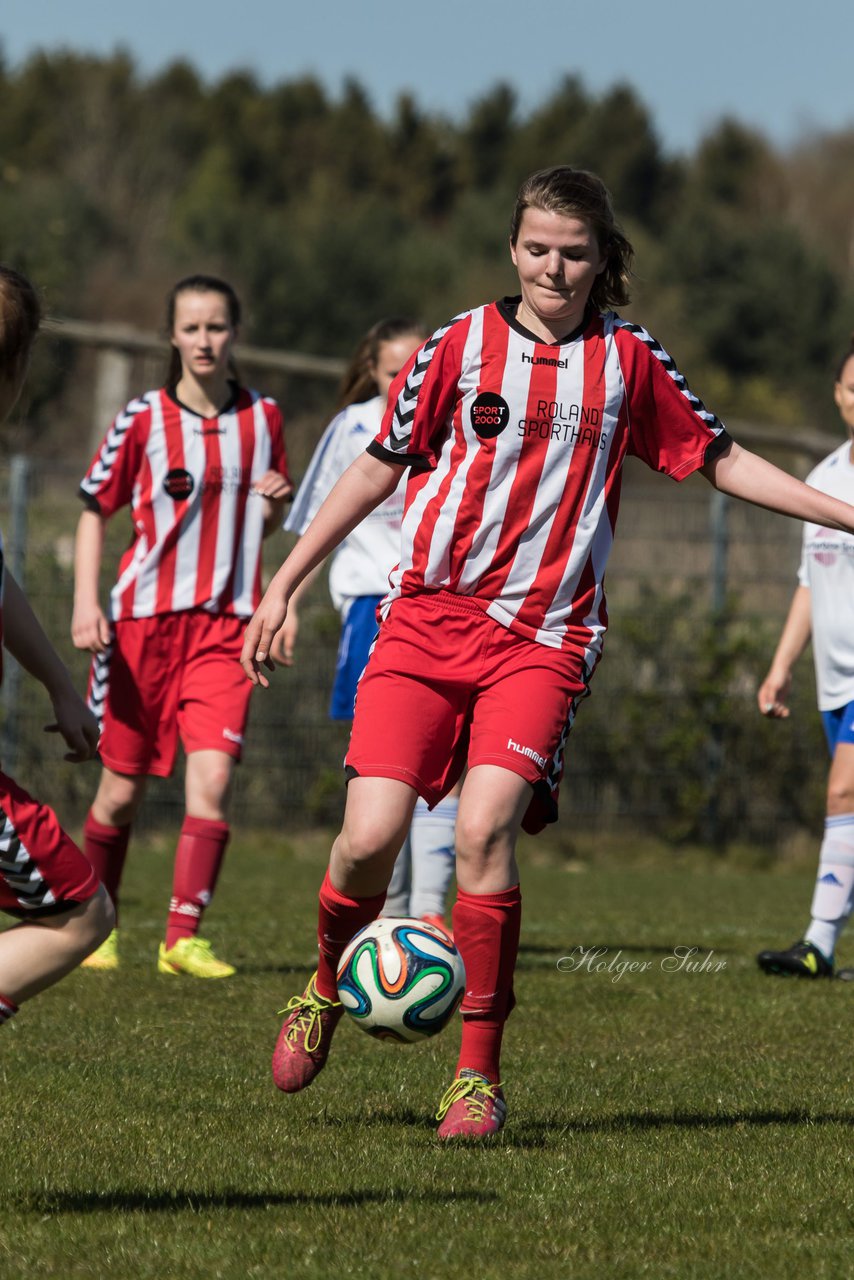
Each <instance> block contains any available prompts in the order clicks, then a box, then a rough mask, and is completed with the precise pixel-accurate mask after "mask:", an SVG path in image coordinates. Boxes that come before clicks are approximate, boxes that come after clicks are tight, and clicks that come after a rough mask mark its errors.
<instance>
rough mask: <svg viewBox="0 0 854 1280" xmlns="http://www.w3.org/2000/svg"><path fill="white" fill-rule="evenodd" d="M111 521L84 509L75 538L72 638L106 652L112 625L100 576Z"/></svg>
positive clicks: (77, 643)
mask: <svg viewBox="0 0 854 1280" xmlns="http://www.w3.org/2000/svg"><path fill="white" fill-rule="evenodd" d="M106 525H107V522H106V520H105V519H104V517H103V516H101V515H99V514H98V512H97V511H84V512H83V513H82V514H81V516H80V520H79V521H78V524H77V536H76V538H75V540H74V611H73V613H72V615H71V639H72V641H73V643H74V647H75V649H88V650H89V652H90V653H103V652H104V650H105V649H106V647H107V645H108V644H109V643H110V624H109V622H108V621H107V618H106V616H105V614H104V612H103V610H102V609H101V605H100V603H99V600H98V579H99V577H100V573H101V560H102V558H103V554H104V531H105V529H106Z"/></svg>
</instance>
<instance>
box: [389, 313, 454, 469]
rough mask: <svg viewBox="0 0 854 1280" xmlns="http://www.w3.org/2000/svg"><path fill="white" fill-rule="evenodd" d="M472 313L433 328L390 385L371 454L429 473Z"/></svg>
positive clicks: (446, 422) (449, 411)
mask: <svg viewBox="0 0 854 1280" xmlns="http://www.w3.org/2000/svg"><path fill="white" fill-rule="evenodd" d="M469 317H470V313H469V312H466V314H465V315H463V316H458V317H457V318H456V319H455V320H452V321H451V322H450V324H448V325H444V326H443V327H442V328H441V329H437V330H436V332H435V333H433V334H431V336H430V337H429V338H428V339H427V341H426V342H425V343H424V345H423V346H422V347H419V348H418V350H417V351H416V352H415V353H414V355H412V356H411V357H410V359H409V360H408V361H407V362H406V364H405V365H404V367H403V368H402V369H401V371H400V373H399V374H398V375H397V377H396V378H395V380H394V382H393V383H392V384H391V389H390V391H389V393H388V404H387V405H386V411H385V414H384V415H383V420H382V425H381V427H380V429H379V433H378V434H377V436H376V438H375V439H374V440H373V441H372V443H371V444H369V445H368V451H369V453H371V454H373V455H374V456H375V457H379V458H383V459H385V461H387V462H398V463H401V464H402V465H403V466H408V467H415V468H416V470H421V471H427V470H430V471H432V469H433V468H434V467H435V466H436V463H437V461H438V458H439V453H440V452H441V449H442V445H443V444H444V442H445V439H446V438H447V435H448V431H449V430H450V424H451V418H452V415H453V410H454V406H455V405H456V403H457V400H458V399H459V395H460V391H459V382H460V372H461V368H462V358H463V350H464V347H465V340H466V335H467V333H468V330H469V323H470V321H469Z"/></svg>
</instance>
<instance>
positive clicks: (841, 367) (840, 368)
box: [836, 333, 854, 382]
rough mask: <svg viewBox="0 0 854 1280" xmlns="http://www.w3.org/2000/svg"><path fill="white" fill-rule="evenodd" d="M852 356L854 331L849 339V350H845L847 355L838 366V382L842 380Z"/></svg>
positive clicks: (853, 351) (853, 352)
mask: <svg viewBox="0 0 854 1280" xmlns="http://www.w3.org/2000/svg"><path fill="white" fill-rule="evenodd" d="M852 356H854V333H852V334H851V337H850V338H849V340H848V350H847V351H846V352H845V355H844V356H843V357H842V359H841V360H840V361H839V364H838V365H837V366H836V381H837V382H841V381H842V375H843V373H844V372H845V366H846V365H847V363H848V361H849V360H850V359H851V357H852Z"/></svg>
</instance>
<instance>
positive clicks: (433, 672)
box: [345, 591, 589, 831]
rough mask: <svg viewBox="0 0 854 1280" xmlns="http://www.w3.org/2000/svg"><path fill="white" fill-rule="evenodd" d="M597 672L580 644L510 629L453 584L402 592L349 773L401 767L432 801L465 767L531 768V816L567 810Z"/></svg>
mask: <svg viewBox="0 0 854 1280" xmlns="http://www.w3.org/2000/svg"><path fill="white" fill-rule="evenodd" d="M588 674H589V673H588V672H587V671H586V670H585V667H584V662H583V659H582V658H581V656H580V655H579V654H578V653H572V652H570V651H566V650H562V649H552V648H549V647H547V646H546V645H542V644H537V643H536V642H535V641H533V640H528V639H525V638H524V637H522V636H517V635H515V634H514V633H513V632H512V631H508V630H507V628H506V627H504V626H502V625H501V624H500V623H498V622H495V621H493V619H492V618H490V617H489V616H488V615H487V614H486V613H485V612H484V611H483V608H482V607H481V606H480V604H478V603H477V602H476V601H474V600H472V599H471V598H469V597H466V596H456V595H453V594H451V593H450V592H446V591H439V592H435V593H431V594H429V595H421V596H405V597H403V598H402V599H400V600H396V601H395V602H394V604H393V605H392V608H391V612H390V614H389V615H388V617H387V618H386V619H385V621H384V622H383V624H382V626H381V627H380V633H379V637H378V639H377V642H376V644H375V646H374V649H373V652H372V654H371V657H370V659H369V661H368V665H367V667H366V668H365V672H364V675H363V676H362V679H361V680H360V682H359V688H358V692H357V694H356V713H355V719H354V721H353V732H352V735H351V738H350V747H349V750H348V752H347V759H346V762H345V766H346V769H347V773H348V776H350V777H353V776H359V777H380V778H399V779H400V780H401V781H402V782H407V783H409V785H410V786H411V787H414V788H415V790H416V791H417V792H418V794H419V795H420V796H422V797H423V798H424V799H425V800H426V801H427V803H428V804H429V805H430V806H431V807H432V806H433V805H435V804H437V803H438V801H439V800H440V799H441V798H442V796H443V795H446V794H447V792H448V791H450V789H451V787H452V786H453V785H454V783H455V782H456V781H457V780H458V778H459V777H460V775H461V773H462V771H463V768H464V766H465V764H466V762H468V764H469V766H470V767H471V766H474V765H480V764H495V765H499V766H500V767H501V768H503V769H509V770H511V772H513V773H517V774H519V775H520V776H521V777H523V778H525V779H526V780H527V781H528V782H530V783H531V785H532V786H533V787H534V798H533V800H532V803H531V807H530V808H529V811H528V813H527V814H526V815H525V821H524V822H523V826H524V827H525V829H526V830H528V831H538V830H540V829H541V828H542V827H543V826H544V825H545V824H546V822H554V821H555V819H556V818H557V790H558V786H559V783H560V778H561V774H562V772H563V752H564V746H565V743H566V738H567V735H568V733H569V729H570V726H571V724H572V720H573V717H574V715H575V709H576V706H577V704H578V702H579V700H580V699H581V698H583V697H584V696H585V695H586V693H587V692H588V690H587V680H588Z"/></svg>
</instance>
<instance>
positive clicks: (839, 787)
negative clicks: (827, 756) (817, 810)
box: [827, 778, 854, 815]
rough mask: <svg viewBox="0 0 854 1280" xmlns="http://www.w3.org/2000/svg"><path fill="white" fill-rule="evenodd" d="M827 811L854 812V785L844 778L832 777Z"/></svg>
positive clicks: (832, 813)
mask: <svg viewBox="0 0 854 1280" xmlns="http://www.w3.org/2000/svg"><path fill="white" fill-rule="evenodd" d="M827 812H828V813H829V814H831V815H836V814H840V813H854V785H852V784H851V783H850V782H848V781H846V780H845V779H844V778H838V779H837V778H831V779H830V782H829V783H828V786H827Z"/></svg>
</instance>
